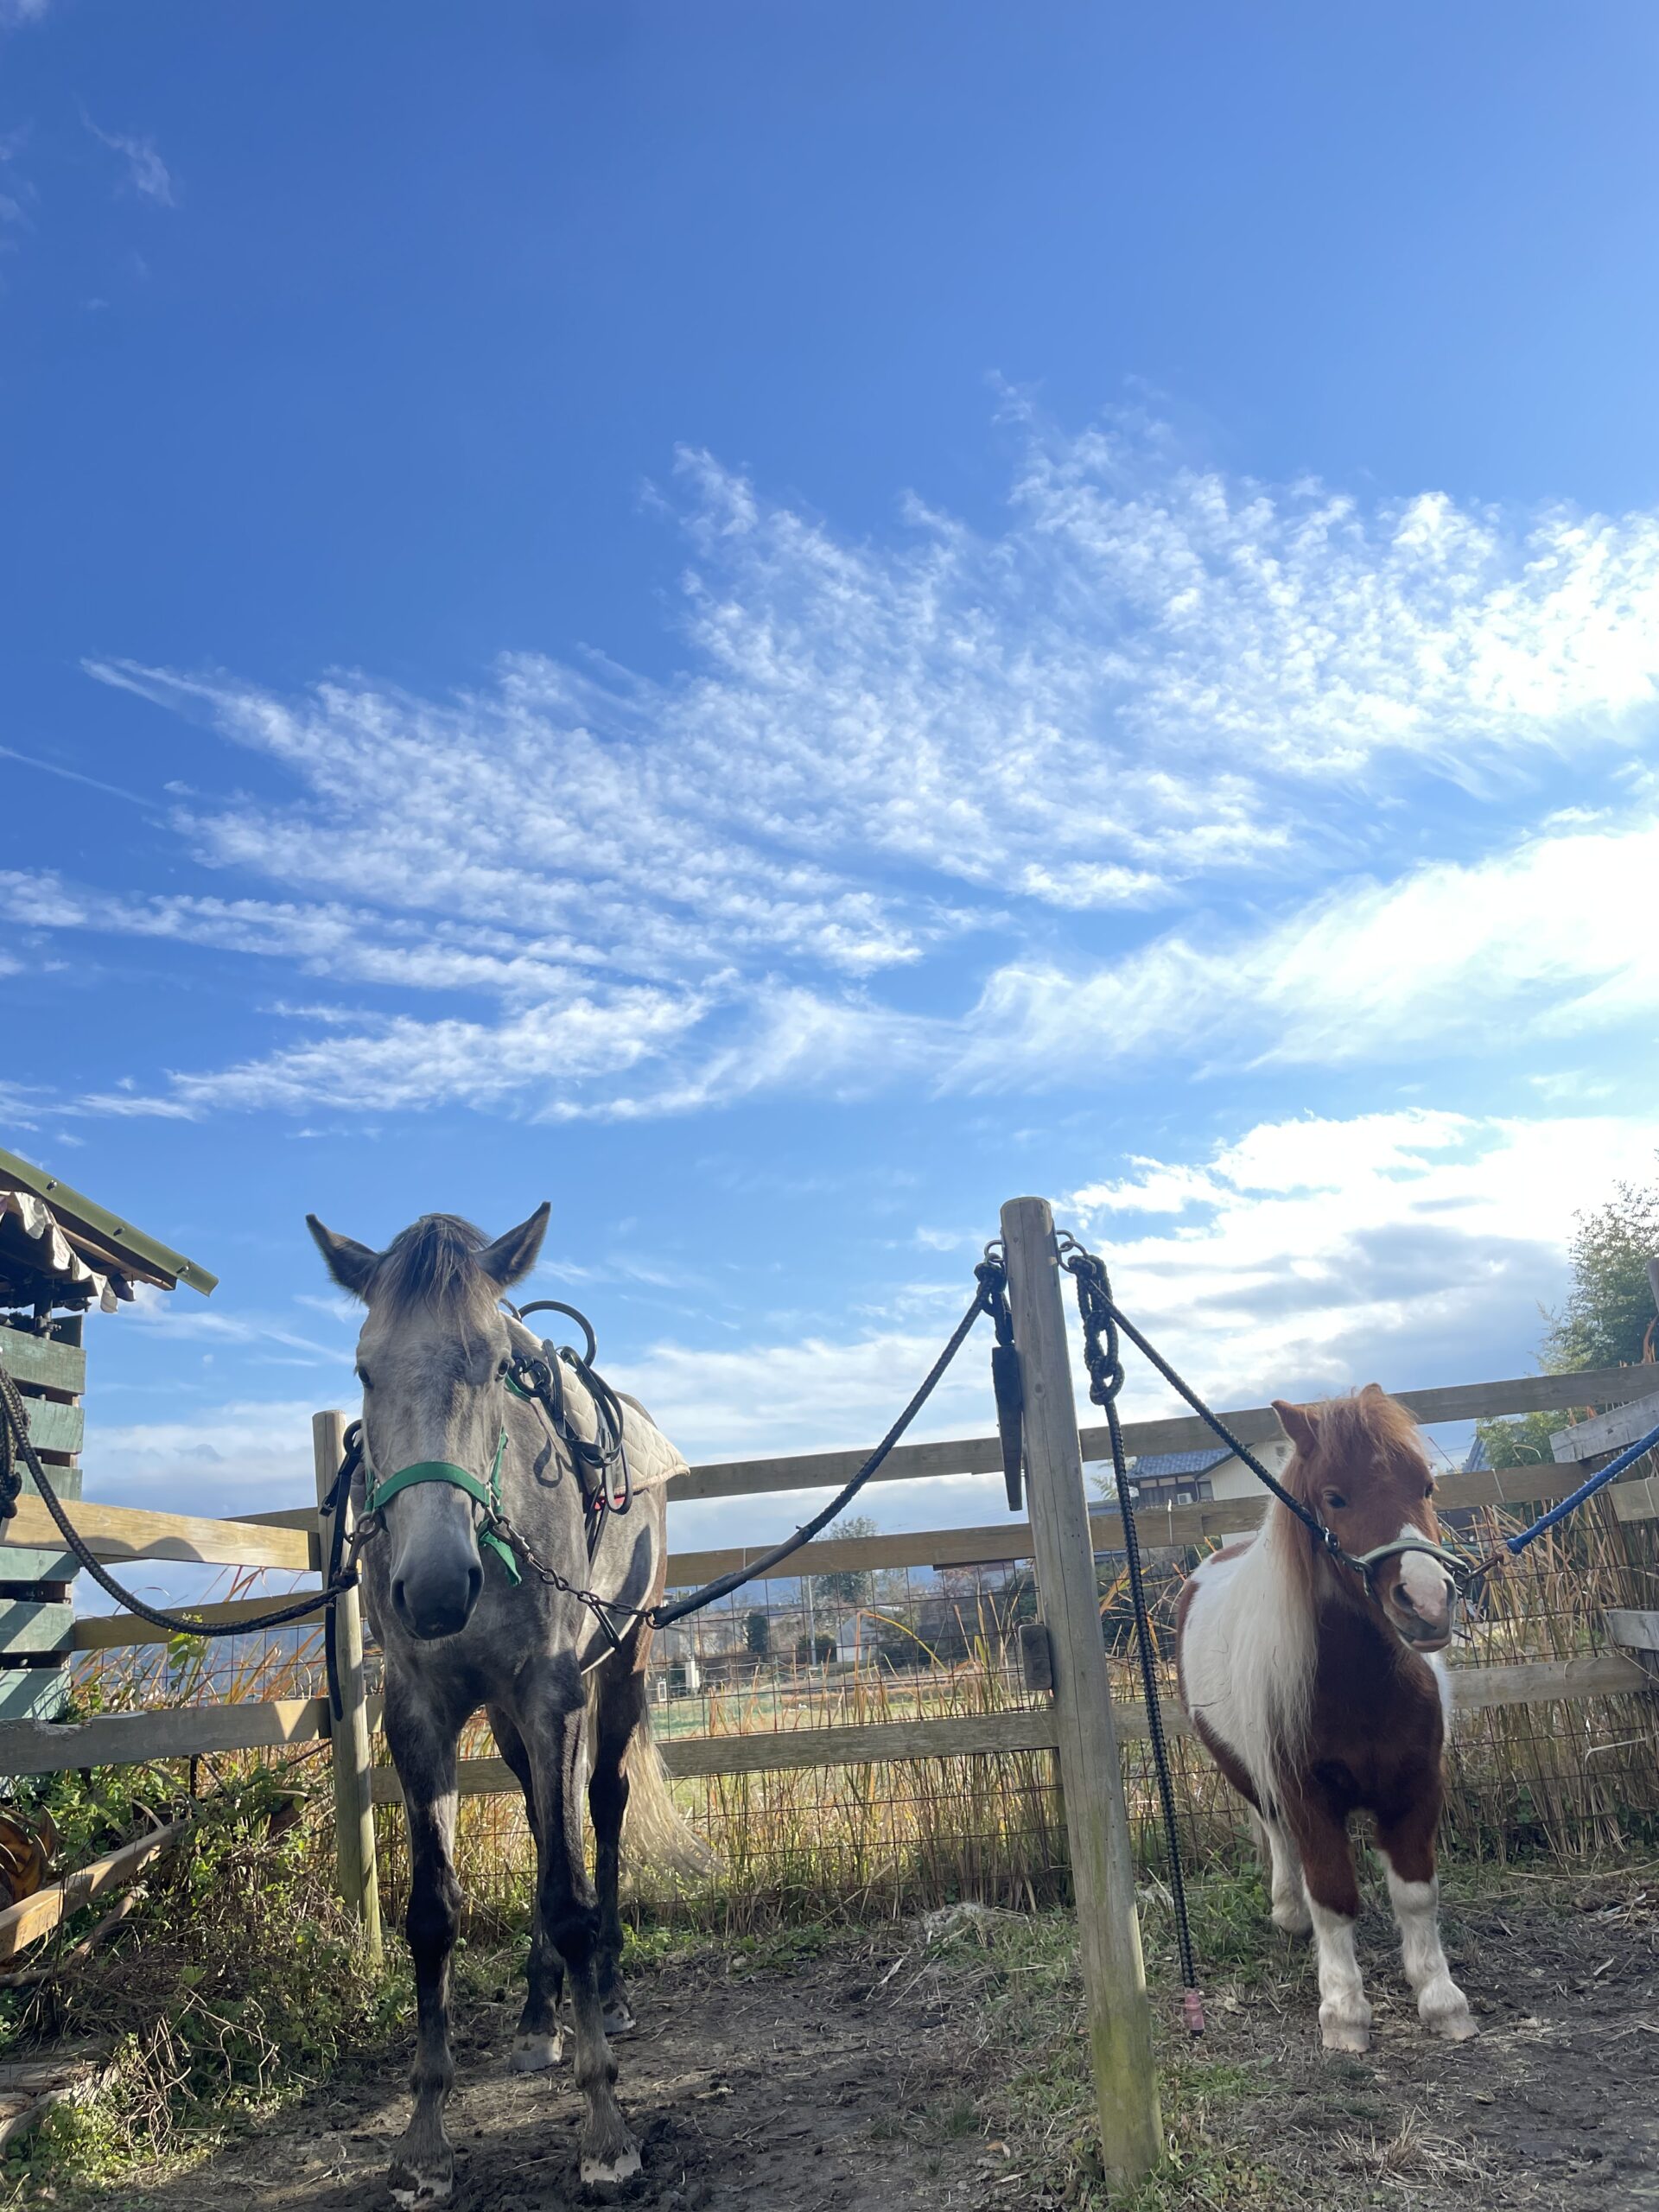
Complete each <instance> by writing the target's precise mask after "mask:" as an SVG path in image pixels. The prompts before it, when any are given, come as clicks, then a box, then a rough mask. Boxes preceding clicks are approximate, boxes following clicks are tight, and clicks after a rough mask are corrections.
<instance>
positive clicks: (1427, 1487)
mask: <svg viewBox="0 0 1659 2212" xmlns="http://www.w3.org/2000/svg"><path fill="white" fill-rule="evenodd" d="M1433 1495H1434V1485H1433V1483H1425V1484H1423V1496H1424V1497H1433Z"/></svg>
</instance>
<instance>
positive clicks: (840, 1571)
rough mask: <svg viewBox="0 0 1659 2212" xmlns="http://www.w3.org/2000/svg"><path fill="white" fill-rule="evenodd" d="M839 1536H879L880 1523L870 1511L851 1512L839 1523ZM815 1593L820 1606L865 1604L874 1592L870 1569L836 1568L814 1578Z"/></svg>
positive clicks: (835, 1528) (836, 1528) (837, 1529)
mask: <svg viewBox="0 0 1659 2212" xmlns="http://www.w3.org/2000/svg"><path fill="white" fill-rule="evenodd" d="M833 1533H834V1534H835V1535H837V1536H879V1535H880V1533H881V1531H880V1527H879V1526H878V1525H877V1523H876V1522H874V1521H873V1520H872V1519H871V1518H870V1516H869V1515H868V1513H849V1515H848V1516H847V1518H846V1519H845V1520H844V1521H837V1522H836V1523H835V1527H834V1531H833ZM812 1591H813V1596H814V1598H815V1599H816V1600H817V1603H818V1604H819V1605H844V1606H847V1607H848V1608H849V1609H851V1608H854V1607H856V1606H859V1605H863V1604H864V1603H865V1601H866V1600H867V1599H868V1597H869V1594H870V1570H869V1569H868V1567H832V1568H831V1569H830V1571H829V1573H828V1574H815V1575H814V1576H813V1578H812Z"/></svg>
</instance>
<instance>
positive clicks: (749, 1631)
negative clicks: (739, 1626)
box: [743, 1611, 772, 1659]
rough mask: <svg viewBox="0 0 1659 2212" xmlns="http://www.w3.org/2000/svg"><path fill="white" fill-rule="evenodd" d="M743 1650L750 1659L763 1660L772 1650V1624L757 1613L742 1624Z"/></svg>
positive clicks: (761, 1613)
mask: <svg viewBox="0 0 1659 2212" xmlns="http://www.w3.org/2000/svg"><path fill="white" fill-rule="evenodd" d="M743 1648H744V1649H745V1650H746V1651H747V1653H748V1654H749V1656H750V1657H751V1658H752V1659H764V1658H766V1656H767V1655H768V1654H769V1653H770V1651H771V1649H772V1623H771V1622H770V1621H769V1620H768V1619H767V1618H766V1615H765V1614H764V1613H763V1612H760V1611H754V1612H753V1613H750V1614H749V1615H748V1616H747V1618H746V1619H745V1621H744V1623H743Z"/></svg>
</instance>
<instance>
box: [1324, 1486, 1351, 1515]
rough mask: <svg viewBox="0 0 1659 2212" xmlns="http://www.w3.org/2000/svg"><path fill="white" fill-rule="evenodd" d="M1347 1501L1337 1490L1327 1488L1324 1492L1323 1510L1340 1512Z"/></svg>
mask: <svg viewBox="0 0 1659 2212" xmlns="http://www.w3.org/2000/svg"><path fill="white" fill-rule="evenodd" d="M1347 1503H1348V1501H1347V1499H1346V1498H1345V1497H1344V1496H1343V1494H1342V1492H1341V1491H1339V1490H1328V1491H1326V1492H1325V1511H1326V1512H1327V1513H1340V1512H1341V1511H1342V1510H1343V1508H1344V1505H1346V1504H1347Z"/></svg>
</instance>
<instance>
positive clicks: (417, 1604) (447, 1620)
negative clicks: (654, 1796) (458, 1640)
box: [391, 1554, 484, 1643]
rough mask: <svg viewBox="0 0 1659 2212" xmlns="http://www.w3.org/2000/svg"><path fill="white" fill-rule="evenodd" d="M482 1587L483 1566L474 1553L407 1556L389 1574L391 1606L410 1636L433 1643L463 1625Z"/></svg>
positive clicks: (457, 1631)
mask: <svg viewBox="0 0 1659 2212" xmlns="http://www.w3.org/2000/svg"><path fill="white" fill-rule="evenodd" d="M483 1587H484V1569H483V1567H482V1566H481V1565H480V1561H479V1560H478V1557H477V1555H476V1554H474V1556H473V1558H472V1559H470V1560H468V1559H466V1558H465V1557H459V1558H456V1559H454V1560H443V1561H433V1560H425V1559H423V1560H411V1561H410V1564H409V1567H407V1569H406V1570H405V1571H404V1573H401V1574H397V1575H394V1576H393V1578H392V1584H391V1604H392V1610H393V1611H394V1612H395V1613H396V1614H397V1619H398V1622H399V1624H400V1625H401V1626H402V1627H404V1628H405V1629H406V1630H408V1631H409V1633H410V1636H412V1637H417V1638H418V1639H419V1641H420V1642H421V1643H436V1642H437V1640H438V1639H439V1637H445V1636H456V1635H459V1633H460V1632H461V1630H462V1629H464V1628H465V1627H466V1625H467V1622H468V1621H469V1620H471V1618H472V1617H473V1609H474V1606H475V1605H477V1603H478V1599H479V1593H480V1591H481V1590H482V1589H483Z"/></svg>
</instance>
